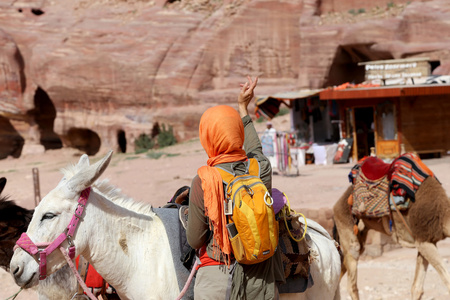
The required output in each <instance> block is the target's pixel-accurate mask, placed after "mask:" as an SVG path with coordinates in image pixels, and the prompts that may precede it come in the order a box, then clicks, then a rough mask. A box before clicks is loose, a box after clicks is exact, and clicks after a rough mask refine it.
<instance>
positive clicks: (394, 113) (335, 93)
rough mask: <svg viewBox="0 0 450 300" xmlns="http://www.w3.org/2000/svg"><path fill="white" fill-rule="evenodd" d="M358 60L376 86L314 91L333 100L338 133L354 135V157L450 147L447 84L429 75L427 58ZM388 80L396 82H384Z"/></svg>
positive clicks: (432, 152)
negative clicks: (337, 114)
mask: <svg viewBox="0 0 450 300" xmlns="http://www.w3.org/2000/svg"><path fill="white" fill-rule="evenodd" d="M363 65H365V67H366V79H380V80H381V84H380V85H378V86H377V85H371V84H369V85H364V84H359V85H351V84H347V85H343V86H340V87H334V88H328V89H325V90H323V91H321V92H320V93H319V98H320V100H321V101H335V102H336V103H338V107H339V116H340V120H341V127H340V131H341V133H340V134H341V136H342V137H343V138H352V140H353V141H352V142H353V145H352V148H353V151H352V154H351V157H352V159H353V161H357V160H358V159H361V158H362V157H364V156H366V155H370V154H371V152H375V154H376V155H377V156H378V157H380V158H383V159H392V158H395V157H397V156H398V155H400V154H401V153H403V152H416V153H418V154H419V155H420V156H422V157H430V156H432V157H440V156H442V155H444V154H446V153H447V152H448V151H449V150H450V85H449V84H448V83H445V80H444V81H443V82H444V83H441V82H439V81H438V80H433V79H434V77H430V76H429V73H430V71H429V68H428V66H427V61H426V59H422V60H390V61H378V62H369V63H364V64H363ZM427 68H428V69H427ZM375 71H376V72H375ZM369 77H371V78H369ZM420 78H421V79H420ZM423 78H426V79H423ZM393 80H394V83H395V80H398V82H399V83H400V84H397V85H388V84H387V81H391V84H392V81H393ZM371 150H372V151H371Z"/></svg>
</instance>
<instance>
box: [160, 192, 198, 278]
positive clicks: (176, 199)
mask: <svg viewBox="0 0 450 300" xmlns="http://www.w3.org/2000/svg"><path fill="white" fill-rule="evenodd" d="M189 191H190V187H188V186H183V187H181V188H179V189H178V190H177V191H176V192H175V194H174V195H173V196H172V198H171V199H170V201H169V202H168V203H167V204H166V205H164V206H163V208H176V209H178V217H179V220H180V223H179V224H181V227H182V229H180V250H181V257H180V260H181V261H182V263H183V265H184V266H185V267H186V269H188V270H191V269H192V266H193V265H194V259H195V249H193V248H192V247H191V246H190V245H189V243H188V242H187V237H186V228H187V221H188V211H189V208H188V205H189Z"/></svg>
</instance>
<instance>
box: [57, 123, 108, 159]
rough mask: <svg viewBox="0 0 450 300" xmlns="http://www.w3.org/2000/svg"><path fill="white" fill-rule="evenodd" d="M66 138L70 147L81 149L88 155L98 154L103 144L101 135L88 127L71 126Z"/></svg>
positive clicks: (66, 142)
mask: <svg viewBox="0 0 450 300" xmlns="http://www.w3.org/2000/svg"><path fill="white" fill-rule="evenodd" d="M64 140H65V144H66V145H67V146H68V147H72V148H76V149H78V150H81V151H83V152H84V153H86V154H87V155H95V154H97V152H98V151H99V150H100V146H101V140H100V137H99V135H98V134H97V133H96V132H94V131H92V130H90V129H87V128H76V127H72V128H70V129H69V130H68V131H67V134H66V135H65V136H64Z"/></svg>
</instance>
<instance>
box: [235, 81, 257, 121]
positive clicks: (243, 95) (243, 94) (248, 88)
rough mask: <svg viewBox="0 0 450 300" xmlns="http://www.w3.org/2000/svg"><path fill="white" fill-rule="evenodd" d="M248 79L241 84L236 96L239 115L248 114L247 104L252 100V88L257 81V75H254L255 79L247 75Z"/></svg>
mask: <svg viewBox="0 0 450 300" xmlns="http://www.w3.org/2000/svg"><path fill="white" fill-rule="evenodd" d="M247 79H248V81H247V82H245V83H244V84H241V91H240V93H239V96H238V107H239V114H240V115H241V117H244V116H246V115H248V109H247V107H248V104H249V103H250V102H251V101H252V99H253V96H254V93H253V90H254V89H255V87H256V84H257V83H258V77H255V81H253V80H252V78H251V77H250V76H247Z"/></svg>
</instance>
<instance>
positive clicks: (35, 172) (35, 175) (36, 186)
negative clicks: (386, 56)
mask: <svg viewBox="0 0 450 300" xmlns="http://www.w3.org/2000/svg"><path fill="white" fill-rule="evenodd" d="M33 184H34V207H36V206H37V205H38V204H39V202H41V189H40V187H39V169H38V168H33Z"/></svg>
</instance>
